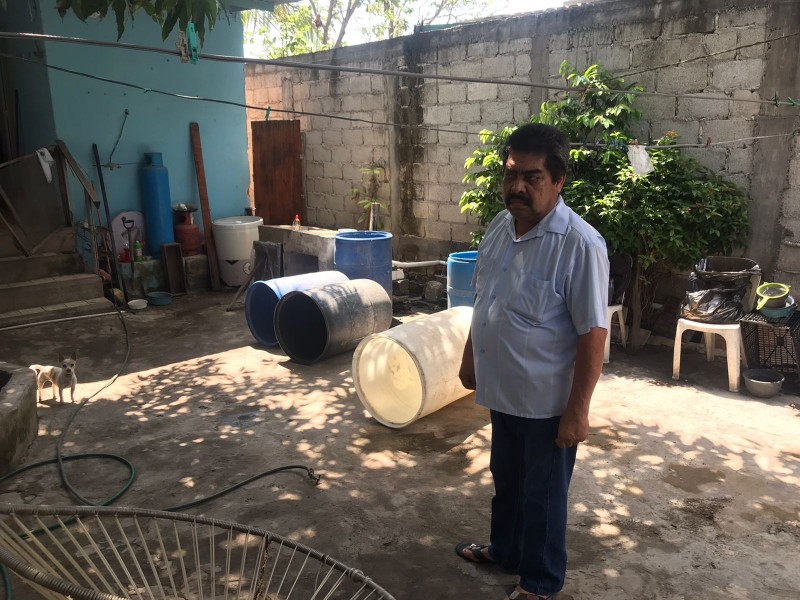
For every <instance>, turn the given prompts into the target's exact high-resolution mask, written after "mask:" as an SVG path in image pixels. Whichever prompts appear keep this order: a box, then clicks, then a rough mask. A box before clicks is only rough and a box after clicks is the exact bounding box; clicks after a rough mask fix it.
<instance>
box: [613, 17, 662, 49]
mask: <svg viewBox="0 0 800 600" xmlns="http://www.w3.org/2000/svg"><path fill="white" fill-rule="evenodd" d="M661 27H662V21H660V20H659V21H652V22H647V23H631V24H624V25H617V26H616V27H615V28H614V40H615V41H616V43H618V44H619V43H625V42H634V41H639V40H647V39H652V40H654V39H656V38H657V37H659V36H660V35H661Z"/></svg>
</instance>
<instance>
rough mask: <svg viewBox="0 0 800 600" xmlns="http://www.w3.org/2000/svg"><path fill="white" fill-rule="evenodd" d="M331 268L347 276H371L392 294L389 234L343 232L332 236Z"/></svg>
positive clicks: (382, 232) (390, 236)
mask: <svg viewBox="0 0 800 600" xmlns="http://www.w3.org/2000/svg"><path fill="white" fill-rule="evenodd" d="M333 267H334V269H335V270H337V271H341V272H342V273H344V274H345V275H347V276H348V277H349V278H350V279H371V280H372V281H376V282H378V283H379V284H381V285H382V286H383V289H385V290H386V293H387V294H389V298H391V297H392V234H391V233H387V232H385V231H344V232H341V233H337V234H336V236H335V238H334V247H333Z"/></svg>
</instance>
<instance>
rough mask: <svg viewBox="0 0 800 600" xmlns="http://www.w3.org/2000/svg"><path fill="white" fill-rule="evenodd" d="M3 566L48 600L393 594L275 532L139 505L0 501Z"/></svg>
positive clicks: (378, 598) (354, 599)
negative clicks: (120, 506)
mask: <svg viewBox="0 0 800 600" xmlns="http://www.w3.org/2000/svg"><path fill="white" fill-rule="evenodd" d="M0 564H2V565H5V566H6V567H7V568H8V569H9V570H10V571H13V572H14V573H16V574H17V575H19V576H20V577H21V578H22V579H23V580H24V582H25V583H27V584H28V585H30V586H31V587H33V588H34V589H35V590H37V591H38V592H39V593H40V594H41V595H42V596H43V597H44V598H47V599H48V600H63V599H64V598H65V597H67V598H72V599H75V600H121V599H126V600H290V599H296V600H301V599H302V600H394V598H393V596H391V595H390V594H389V593H388V592H387V591H386V590H384V589H383V588H381V587H380V586H378V585H377V584H376V583H374V582H373V581H372V580H371V579H370V578H369V577H367V576H365V575H364V573H362V572H361V571H359V570H356V569H353V568H351V567H348V566H346V565H344V564H342V563H341V562H339V561H338V560H336V559H334V558H332V557H330V556H329V555H327V554H323V553H321V552H318V551H317V550H314V549H312V548H309V547H307V546H304V545H302V544H299V543H296V542H293V541H291V540H289V539H287V538H285V537H282V536H280V535H276V534H274V533H271V532H269V531H265V530H263V529H259V528H257V527H249V526H246V525H239V524H237V523H232V522H228V521H220V520H217V519H210V518H206V517H201V516H195V515H188V514H178V513H169V512H163V511H155V510H145V509H131V508H116V507H106V508H101V507H75V506H65V507H51V506H22V505H12V504H0Z"/></svg>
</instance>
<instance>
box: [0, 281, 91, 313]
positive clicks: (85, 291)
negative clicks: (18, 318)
mask: <svg viewBox="0 0 800 600" xmlns="http://www.w3.org/2000/svg"><path fill="white" fill-rule="evenodd" d="M102 297H103V282H102V280H101V279H100V277H99V276H98V275H94V274H92V273H81V274H77V275H61V276H59V277H45V278H42V279H33V280H31V281H23V282H20V283H4V284H0V313H7V312H12V311H15V310H22V309H25V308H36V307H40V306H51V305H54V304H66V303H68V302H75V301H76V300H91V299H92V298H102Z"/></svg>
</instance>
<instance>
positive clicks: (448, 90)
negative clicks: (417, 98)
mask: <svg viewBox="0 0 800 600" xmlns="http://www.w3.org/2000/svg"><path fill="white" fill-rule="evenodd" d="M438 100H439V103H440V104H453V103H463V102H465V101H466V100H467V84H465V83H458V82H456V83H440V84H439V90H438Z"/></svg>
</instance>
